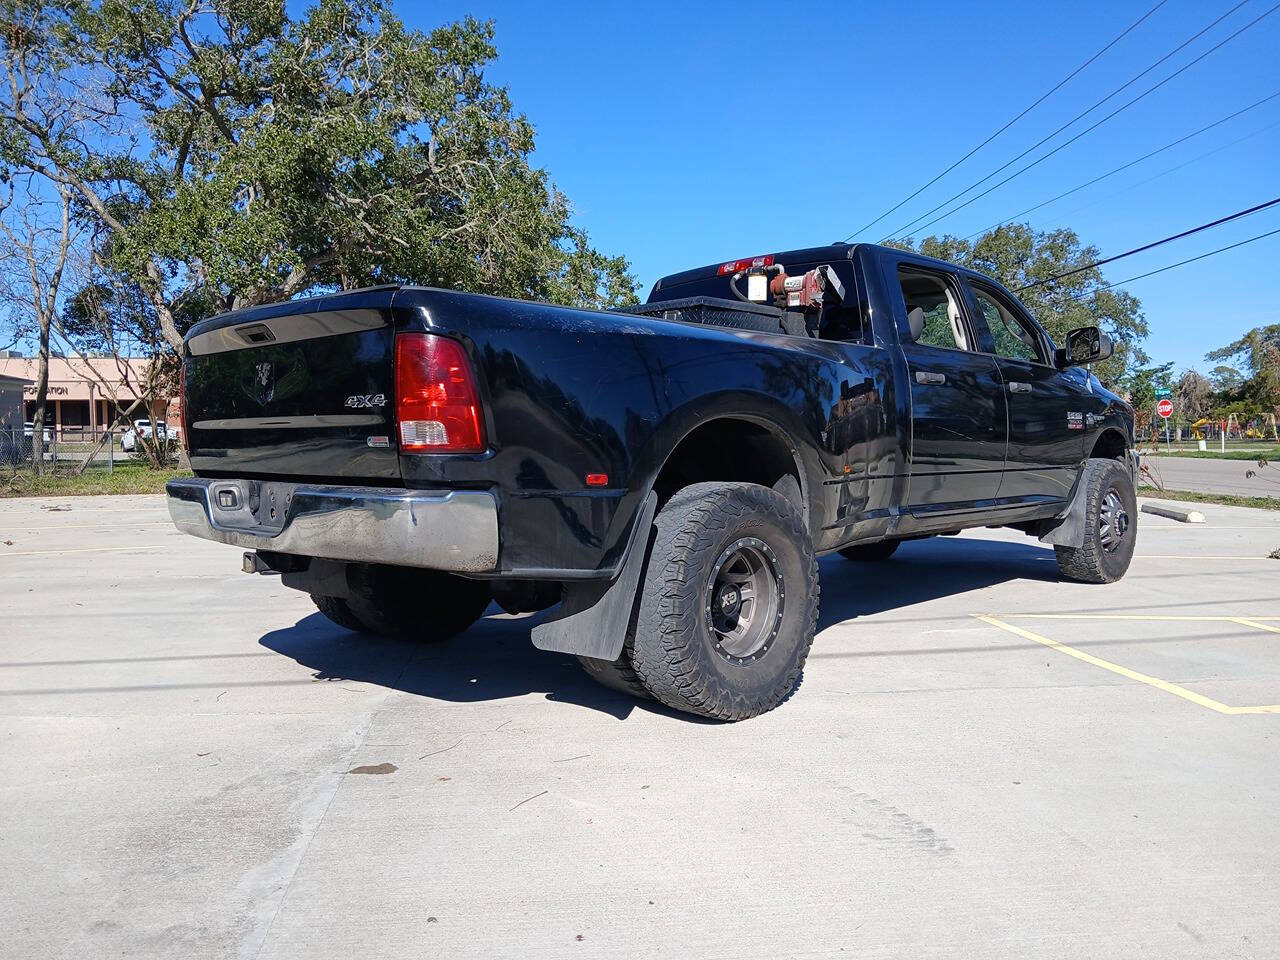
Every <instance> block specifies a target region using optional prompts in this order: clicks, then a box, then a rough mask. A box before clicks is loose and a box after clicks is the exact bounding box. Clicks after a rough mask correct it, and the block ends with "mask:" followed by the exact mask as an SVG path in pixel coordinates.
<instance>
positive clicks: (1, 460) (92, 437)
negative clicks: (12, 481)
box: [0, 426, 145, 475]
mask: <svg viewBox="0 0 1280 960" xmlns="http://www.w3.org/2000/svg"><path fill="white" fill-rule="evenodd" d="M37 458H38V459H39V460H40V461H41V462H42V464H43V468H44V472H45V473H54V474H62V473H70V472H85V471H88V470H105V471H107V472H108V473H110V472H113V471H114V470H115V468H116V466H117V465H119V464H120V463H121V462H122V461H128V460H130V459H135V458H145V454H144V453H143V451H142V447H141V444H140V443H139V442H138V439H137V436H136V434H134V433H133V432H132V431H128V430H125V431H121V430H107V431H105V433H104V432H103V431H98V432H96V433H93V432H91V431H88V430H85V431H58V430H55V429H53V428H52V427H46V428H45V429H44V430H43V431H41V434H40V436H38V437H37V436H36V431H35V430H34V429H33V428H32V427H30V426H27V427H8V428H4V429H0V469H3V470H4V471H5V472H6V473H9V474H11V475H12V474H14V473H34V472H35V464H36V460H37Z"/></svg>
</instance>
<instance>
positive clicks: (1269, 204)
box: [1014, 197, 1280, 293]
mask: <svg viewBox="0 0 1280 960" xmlns="http://www.w3.org/2000/svg"><path fill="white" fill-rule="evenodd" d="M1277 204H1280V197H1276V198H1275V199H1274V200H1268V201H1267V202H1266V203H1260V204H1258V205H1257V206H1253V207H1249V208H1248V209H1247V210H1238V211H1236V212H1235V213H1232V214H1229V215H1227V216H1225V217H1219V218H1218V219H1217V220H1211V221H1210V222H1209V223H1202V224H1200V226H1198V227H1192V228H1191V229H1190V230H1183V231H1182V232H1181V233H1175V234H1173V236H1170V237H1165V238H1164V239H1163V240H1154V241H1152V242H1151V243H1144V244H1143V245H1142V246H1140V247H1134V248H1133V249H1132V250H1126V251H1125V252H1124V253H1117V254H1116V255H1115V256H1111V257H1103V258H1102V259H1101V260H1095V261H1093V263H1088V264H1085V265H1084V266H1083V267H1076V268H1075V269H1074V270H1068V271H1067V272H1066V273H1055V274H1054V275H1053V276H1051V277H1045V278H1043V279H1041V280H1037V281H1035V282H1034V283H1028V284H1027V285H1026V286H1022V287H1019V288H1018V289H1017V290H1015V291H1014V293H1022V291H1024V290H1030V289H1032V288H1033V287H1039V286H1042V285H1043V284H1046V283H1052V282H1053V281H1054V280H1062V279H1065V278H1066V277H1074V276H1075V275H1076V274H1077V273H1084V272H1085V271H1086V270H1092V269H1093V268H1094V267H1101V266H1105V265H1106V264H1108V263H1115V262H1116V261H1117V260H1123V259H1124V258H1125V257H1132V256H1133V255H1134V254H1135V253H1145V252H1146V251H1148V250H1153V249H1155V248H1156V247H1160V246H1163V245H1164V244H1166V243H1172V242H1173V241H1174V240H1181V239H1182V238H1183V237H1189V236H1191V235H1192V234H1196V233H1200V232H1202V231H1204V230H1209V229H1212V228H1213V227H1220V226H1222V224H1224V223H1230V222H1231V221H1232V220H1239V219H1241V218H1242V217H1247V216H1249V215H1250V214H1254V213H1257V212H1258V211H1259V210H1266V209H1267V208H1268V207H1274V206H1276V205H1277Z"/></svg>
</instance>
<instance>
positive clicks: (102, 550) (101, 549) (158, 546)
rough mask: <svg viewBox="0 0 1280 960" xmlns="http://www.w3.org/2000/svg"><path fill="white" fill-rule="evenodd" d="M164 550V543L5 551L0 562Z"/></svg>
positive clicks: (0, 554) (1, 553)
mask: <svg viewBox="0 0 1280 960" xmlns="http://www.w3.org/2000/svg"><path fill="white" fill-rule="evenodd" d="M164 548H165V545H164V544H163V543H152V544H147V545H146V546H141V547H72V548H70V549H68V550H18V551H16V552H14V553H9V552H8V551H4V552H0V560H3V559H4V558H5V557H35V556H40V555H41V554H51V553H105V552H108V551H115V552H117V553H119V552H122V551H125V550H163V549H164Z"/></svg>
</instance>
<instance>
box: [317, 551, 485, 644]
mask: <svg viewBox="0 0 1280 960" xmlns="http://www.w3.org/2000/svg"><path fill="white" fill-rule="evenodd" d="M348 585H349V588H350V590H349V593H348V595H347V596H346V597H325V596H318V595H316V594H312V596H311V599H312V600H313V601H314V602H315V605H316V609H318V610H319V611H320V612H321V613H323V614H324V615H325V616H326V617H328V618H329V619H330V620H332V621H333V622H334V623H336V624H337V625H338V626H340V627H345V628H346V629H348V630H354V631H355V632H357V633H371V634H377V635H381V636H391V637H405V638H409V639H415V640H427V641H433V640H446V639H448V638H449V637H452V636H455V635H456V634H459V633H462V632H463V631H464V630H466V629H467V628H468V627H469V626H471V625H472V624H473V623H475V622H476V621H477V620H479V619H480V617H481V616H482V615H483V614H484V611H485V609H486V608H487V607H488V606H489V601H490V599H491V595H490V591H489V585H488V584H487V583H485V582H484V581H483V580H468V579H467V578H466V577H457V576H454V575H452V574H449V573H441V572H439V571H435V570H416V569H413V568H410V567H357V568H354V569H352V570H351V571H350V573H349V574H348Z"/></svg>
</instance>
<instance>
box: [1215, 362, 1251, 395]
mask: <svg viewBox="0 0 1280 960" xmlns="http://www.w3.org/2000/svg"><path fill="white" fill-rule="evenodd" d="M1209 381H1210V383H1212V384H1213V389H1214V392H1215V393H1218V394H1228V393H1234V392H1235V391H1237V390H1239V389H1240V386H1241V384H1243V383H1244V374H1242V373H1241V372H1240V371H1239V370H1237V369H1236V368H1235V367H1230V366H1227V365H1226V364H1219V365H1218V366H1216V367H1214V368H1213V369H1212V370H1210V371H1209Z"/></svg>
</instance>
